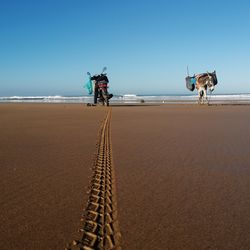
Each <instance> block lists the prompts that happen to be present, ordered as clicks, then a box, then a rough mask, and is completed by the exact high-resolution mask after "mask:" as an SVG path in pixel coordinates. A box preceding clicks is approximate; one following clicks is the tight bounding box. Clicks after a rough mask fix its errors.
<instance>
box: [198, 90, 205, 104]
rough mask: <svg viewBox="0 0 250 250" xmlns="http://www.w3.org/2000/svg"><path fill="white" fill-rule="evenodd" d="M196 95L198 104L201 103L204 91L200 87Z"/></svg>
mask: <svg viewBox="0 0 250 250" xmlns="http://www.w3.org/2000/svg"><path fill="white" fill-rule="evenodd" d="M198 95H199V101H198V104H203V95H204V91H203V88H202V87H200V88H199V89H198Z"/></svg>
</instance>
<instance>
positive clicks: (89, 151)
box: [0, 104, 250, 250]
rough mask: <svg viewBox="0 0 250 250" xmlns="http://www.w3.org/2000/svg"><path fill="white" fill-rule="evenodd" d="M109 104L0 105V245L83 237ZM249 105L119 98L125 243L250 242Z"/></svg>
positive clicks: (214, 245)
mask: <svg viewBox="0 0 250 250" xmlns="http://www.w3.org/2000/svg"><path fill="white" fill-rule="evenodd" d="M106 113H107V108H103V107H86V106H84V105H80V104H1V105H0V131H1V132H0V176H1V183H0V190H1V192H0V210H1V213H0V239H1V241H0V249H4V250H5V249H64V248H65V246H66V244H67V243H69V242H70V241H72V240H73V239H75V238H77V237H78V233H77V230H78V228H79V225H80V215H81V212H82V209H84V208H85V205H86V202H87V198H88V195H87V190H88V183H89V180H90V177H91V175H92V170H91V167H92V165H93V157H94V156H95V152H96V141H97V137H98V131H99V129H100V126H101V123H102V121H103V120H104V118H105V116H106ZM249 123H250V106H248V105H226V106H223V105H218V106H197V105H158V106H147V105H142V106H137V105H135V106H125V105H124V106H118V105H117V106H114V107H112V119H111V139H112V152H113V161H114V167H115V175H116V180H115V182H116V189H117V190H116V196H117V206H118V220H119V226H120V231H121V234H122V248H123V249H128V250H133V249H148V250H152V249H159V250H161V249H250V157H249V155H250V136H249V135H250V126H249Z"/></svg>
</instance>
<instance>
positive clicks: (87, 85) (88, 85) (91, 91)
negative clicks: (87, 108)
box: [84, 78, 93, 95]
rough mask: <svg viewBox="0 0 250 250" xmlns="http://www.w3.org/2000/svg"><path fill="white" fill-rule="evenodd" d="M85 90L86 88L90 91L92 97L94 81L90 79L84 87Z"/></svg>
mask: <svg viewBox="0 0 250 250" xmlns="http://www.w3.org/2000/svg"><path fill="white" fill-rule="evenodd" d="M84 88H86V89H87V90H88V93H89V95H91V94H92V93H93V85H92V81H91V79H90V78H89V80H88V81H87V82H86V84H85V85H84Z"/></svg>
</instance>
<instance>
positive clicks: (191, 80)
mask: <svg viewBox="0 0 250 250" xmlns="http://www.w3.org/2000/svg"><path fill="white" fill-rule="evenodd" d="M185 79H186V87H187V89H189V90H190V91H194V89H195V83H196V78H195V76H193V77H191V76H187V77H186V78H185Z"/></svg>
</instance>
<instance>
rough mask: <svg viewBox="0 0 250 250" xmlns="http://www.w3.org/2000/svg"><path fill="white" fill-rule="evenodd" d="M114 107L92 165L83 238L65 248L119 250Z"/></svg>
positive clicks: (108, 114)
mask: <svg viewBox="0 0 250 250" xmlns="http://www.w3.org/2000/svg"><path fill="white" fill-rule="evenodd" d="M110 120H111V109H109V110H108V113H107V116H106V118H105V120H104V122H103V123H102V126H101V130H100V133H99V142H98V144H97V155H96V159H95V163H94V166H93V176H92V179H91V182H90V191H89V198H88V202H87V207H86V209H85V211H84V212H83V215H82V218H81V221H82V222H83V225H82V227H81V228H80V230H79V231H80V232H81V234H82V235H81V239H80V240H74V241H73V242H72V244H71V246H70V247H68V248H66V249H84V250H94V249H97V250H111V249H116V250H118V249H119V250H120V249H121V246H120V241H121V234H120V231H119V225H118V220H117V202H116V192H115V182H114V180H115V175H114V168H113V161H112V148H111V135H110Z"/></svg>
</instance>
